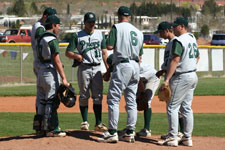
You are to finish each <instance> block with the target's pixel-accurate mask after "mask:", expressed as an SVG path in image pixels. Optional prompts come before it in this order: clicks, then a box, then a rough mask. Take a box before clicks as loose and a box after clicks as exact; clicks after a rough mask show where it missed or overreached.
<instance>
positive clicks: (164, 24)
mask: <svg viewBox="0 0 225 150" xmlns="http://www.w3.org/2000/svg"><path fill="white" fill-rule="evenodd" d="M165 29H172V24H171V23H169V22H167V21H163V22H161V23H160V24H159V25H158V29H157V31H155V32H154V34H157V33H159V32H160V31H163V30H165Z"/></svg>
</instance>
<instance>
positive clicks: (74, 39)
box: [66, 33, 78, 52]
mask: <svg viewBox="0 0 225 150" xmlns="http://www.w3.org/2000/svg"><path fill="white" fill-rule="evenodd" d="M77 44H78V37H77V34H76V33H74V34H73V36H72V37H71V39H70V42H69V45H68V47H67V48H66V50H67V51H72V52H74V51H75V49H76V47H77Z"/></svg>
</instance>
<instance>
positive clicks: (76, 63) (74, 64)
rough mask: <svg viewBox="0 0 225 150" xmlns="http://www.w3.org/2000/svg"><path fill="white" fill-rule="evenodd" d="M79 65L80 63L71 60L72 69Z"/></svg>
mask: <svg viewBox="0 0 225 150" xmlns="http://www.w3.org/2000/svg"><path fill="white" fill-rule="evenodd" d="M80 64H81V62H79V61H77V60H76V59H74V60H73V65H72V67H77V66H79V65H80Z"/></svg>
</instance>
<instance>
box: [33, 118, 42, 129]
mask: <svg viewBox="0 0 225 150" xmlns="http://www.w3.org/2000/svg"><path fill="white" fill-rule="evenodd" d="M42 118H43V116H42V115H35V116H34V122H33V129H34V130H36V131H41V125H42Z"/></svg>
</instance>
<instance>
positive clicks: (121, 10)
mask: <svg viewBox="0 0 225 150" xmlns="http://www.w3.org/2000/svg"><path fill="white" fill-rule="evenodd" d="M117 13H118V15H121V16H130V8H128V7H126V6H121V7H120V8H119V9H118V12H117Z"/></svg>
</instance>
